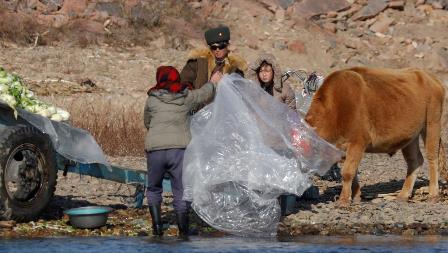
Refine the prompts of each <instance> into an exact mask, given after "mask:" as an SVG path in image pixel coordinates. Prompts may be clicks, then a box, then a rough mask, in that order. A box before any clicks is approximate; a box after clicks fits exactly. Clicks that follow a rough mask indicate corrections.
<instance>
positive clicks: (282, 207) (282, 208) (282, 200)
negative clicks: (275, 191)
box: [278, 195, 288, 217]
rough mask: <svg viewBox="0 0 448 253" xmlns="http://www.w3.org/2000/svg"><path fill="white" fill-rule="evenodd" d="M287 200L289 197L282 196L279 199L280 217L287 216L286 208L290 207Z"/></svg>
mask: <svg viewBox="0 0 448 253" xmlns="http://www.w3.org/2000/svg"><path fill="white" fill-rule="evenodd" d="M287 198H288V195H280V197H278V202H279V204H280V216H281V217H283V216H286V208H287V207H288V203H287Z"/></svg>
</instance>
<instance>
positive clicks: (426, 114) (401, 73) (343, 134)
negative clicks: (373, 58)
mask: <svg viewBox="0 0 448 253" xmlns="http://www.w3.org/2000/svg"><path fill="white" fill-rule="evenodd" d="M444 98H445V89H444V85H443V84H442V82H441V81H439V80H438V79H437V78H435V77H434V76H432V75H430V74H428V73H426V72H424V71H422V70H419V69H402V70H392V69H378V68H365V67H356V68H351V69H345V70H340V71H336V72H333V73H332V74H330V75H329V76H328V77H327V78H326V79H325V81H324V83H323V84H322V86H321V88H320V89H319V90H318V91H317V92H316V94H315V96H314V98H313V101H312V103H311V106H310V109H309V111H308V113H307V115H306V117H305V119H306V121H307V122H308V123H309V124H310V125H311V126H312V127H314V128H315V129H316V132H317V134H319V135H320V136H321V137H322V138H323V139H325V140H327V141H328V142H330V143H333V144H335V145H336V146H337V147H338V148H340V149H342V150H344V151H345V152H346V155H345V156H346V159H345V162H344V166H343V169H342V177H343V184H342V192H341V195H340V198H339V205H341V206H347V205H349V202H350V200H351V198H353V201H356V202H359V201H360V200H361V187H360V185H359V182H358V178H357V176H356V175H357V169H358V165H359V163H360V161H361V159H362V156H363V154H364V152H369V153H388V154H390V155H393V154H394V153H395V152H397V150H399V149H401V150H402V153H403V156H404V159H405V160H406V163H407V165H408V170H407V176H406V179H405V181H404V184H403V188H402V190H401V192H400V193H399V195H398V199H399V200H403V201H407V200H408V198H409V197H410V196H411V193H412V189H413V187H414V183H415V180H416V177H417V171H418V168H420V167H421V165H422V164H423V156H422V154H421V152H420V148H419V136H422V138H423V141H424V144H425V149H426V157H427V159H428V164H429V181H430V183H429V197H430V200H431V201H437V199H438V194H439V185H438V179H439V171H438V167H439V168H440V169H441V170H442V171H443V172H445V171H446V170H445V153H444V150H443V146H442V144H441V139H440V132H441V116H442V108H443V104H444Z"/></svg>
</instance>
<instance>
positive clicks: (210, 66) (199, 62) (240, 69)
mask: <svg viewBox="0 0 448 253" xmlns="http://www.w3.org/2000/svg"><path fill="white" fill-rule="evenodd" d="M204 35H205V41H206V42H207V45H208V48H204V49H194V50H192V51H191V52H190V54H189V56H188V61H187V63H186V64H185V66H184V67H183V69H182V71H181V73H180V77H181V80H182V82H190V83H192V84H193V87H194V88H195V89H198V88H200V87H202V85H204V84H205V83H206V82H208V81H210V80H212V79H213V80H212V81H214V80H215V81H216V79H218V80H219V79H220V77H221V76H222V75H223V74H230V73H239V74H240V75H242V76H244V71H246V69H247V63H246V61H245V60H244V59H243V58H241V57H240V56H238V55H235V54H231V53H230V51H229V48H228V47H229V41H230V30H229V28H228V27H227V26H219V27H216V28H212V29H209V30H207V31H206V32H205V34H204Z"/></svg>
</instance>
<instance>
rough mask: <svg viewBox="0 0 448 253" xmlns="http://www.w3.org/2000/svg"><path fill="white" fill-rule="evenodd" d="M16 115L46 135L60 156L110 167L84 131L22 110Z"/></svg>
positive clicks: (91, 138)
mask: <svg viewBox="0 0 448 253" xmlns="http://www.w3.org/2000/svg"><path fill="white" fill-rule="evenodd" d="M18 114H19V116H20V117H22V118H23V119H24V120H26V121H27V122H29V123H30V124H31V125H33V126H34V127H36V128H37V129H39V130H40V131H41V132H42V133H44V134H47V135H48V136H49V137H50V139H51V142H52V144H53V147H54V149H55V151H56V152H58V153H59V154H60V155H62V156H64V157H66V158H68V159H70V160H72V161H75V162H79V163H99V164H104V165H106V166H108V167H109V166H110V165H109V163H108V162H107V160H106V156H105V155H104V153H103V150H102V149H101V147H100V146H99V145H98V143H97V142H96V140H95V139H94V138H93V136H92V135H91V134H90V133H89V132H87V131H86V130H83V129H79V128H75V127H72V126H71V125H69V124H67V123H64V122H57V121H53V120H50V119H48V118H46V117H42V116H40V115H38V114H34V113H30V112H27V111H25V110H22V109H18Z"/></svg>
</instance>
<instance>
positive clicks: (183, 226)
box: [176, 212, 189, 239]
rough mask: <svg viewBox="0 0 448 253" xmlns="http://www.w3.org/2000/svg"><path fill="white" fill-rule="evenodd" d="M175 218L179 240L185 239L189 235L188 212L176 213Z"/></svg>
mask: <svg viewBox="0 0 448 253" xmlns="http://www.w3.org/2000/svg"><path fill="white" fill-rule="evenodd" d="M176 217H177V227H178V229H179V238H182V239H187V238H188V233H189V229H188V226H189V217H188V212H185V213H176Z"/></svg>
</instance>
